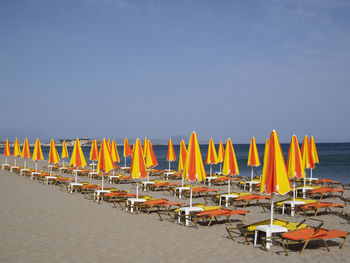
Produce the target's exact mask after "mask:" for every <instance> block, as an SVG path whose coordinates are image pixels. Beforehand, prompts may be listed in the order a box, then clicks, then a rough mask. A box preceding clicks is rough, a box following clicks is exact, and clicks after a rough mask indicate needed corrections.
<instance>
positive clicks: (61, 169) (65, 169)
mask: <svg viewBox="0 0 350 263" xmlns="http://www.w3.org/2000/svg"><path fill="white" fill-rule="evenodd" d="M59 171H60V173H61V172H62V171H67V167H63V166H62V167H60V168H59Z"/></svg>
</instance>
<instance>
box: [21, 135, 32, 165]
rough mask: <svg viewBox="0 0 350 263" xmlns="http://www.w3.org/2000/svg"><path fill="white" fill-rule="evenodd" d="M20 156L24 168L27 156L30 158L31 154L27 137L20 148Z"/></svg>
mask: <svg viewBox="0 0 350 263" xmlns="http://www.w3.org/2000/svg"><path fill="white" fill-rule="evenodd" d="M21 156H22V158H24V168H26V166H27V158H30V156H31V154H30V148H29V143H28V139H27V138H25V139H24V143H23V148H22V155H21Z"/></svg>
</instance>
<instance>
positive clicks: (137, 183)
mask: <svg viewBox="0 0 350 263" xmlns="http://www.w3.org/2000/svg"><path fill="white" fill-rule="evenodd" d="M136 198H139V178H137V180H136Z"/></svg>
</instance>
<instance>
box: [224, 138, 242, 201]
mask: <svg viewBox="0 0 350 263" xmlns="http://www.w3.org/2000/svg"><path fill="white" fill-rule="evenodd" d="M222 173H223V175H227V176H228V182H227V185H228V186H227V187H228V188H227V194H228V195H230V194H231V189H230V188H231V179H230V176H231V175H239V169H238V165H237V159H236V154H235V150H234V149H233V145H232V142H231V139H230V138H228V139H227V142H226V149H225V156H224V164H223V167H222Z"/></svg>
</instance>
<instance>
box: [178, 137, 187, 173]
mask: <svg viewBox="0 0 350 263" xmlns="http://www.w3.org/2000/svg"><path fill="white" fill-rule="evenodd" d="M186 154H187V150H186V145H185V141H184V140H181V142H180V154H179V166H178V170H179V172H181V171H183V169H184V167H185V162H186Z"/></svg>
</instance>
